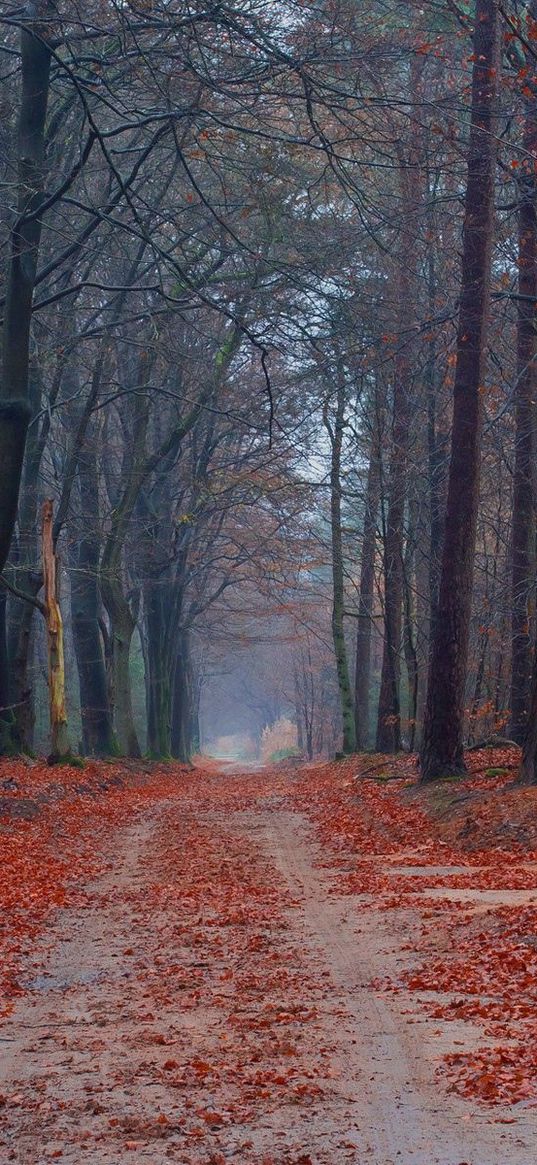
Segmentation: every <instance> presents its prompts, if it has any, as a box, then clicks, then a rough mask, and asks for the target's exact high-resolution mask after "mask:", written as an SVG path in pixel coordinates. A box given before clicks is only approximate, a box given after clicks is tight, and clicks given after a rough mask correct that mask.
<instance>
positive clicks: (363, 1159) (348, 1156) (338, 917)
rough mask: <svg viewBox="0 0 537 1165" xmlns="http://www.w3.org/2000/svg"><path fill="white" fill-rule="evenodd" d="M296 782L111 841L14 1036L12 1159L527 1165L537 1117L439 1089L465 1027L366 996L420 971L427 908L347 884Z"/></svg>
mask: <svg viewBox="0 0 537 1165" xmlns="http://www.w3.org/2000/svg"><path fill="white" fill-rule="evenodd" d="M288 784H289V795H288V793H287V791H286V781H285V780H284V779H282V777H281V776H278V775H275V776H272V775H271V774H270V773H266V772H265V773H262V774H261V773H260V774H259V775H258V776H257V777H256V776H255V774H254V775H252V774H248V775H245V774H244V773H240V774H239V773H237V774H236V775H235V776H230V775H225V776H223V775H222V774H219V773H218V772H217V771H212V772H209V773H208V774H206V775H203V774H200V776H199V784H197V785H195V784H192V783H190V784H189V785H188V787H187V788H186V790H184V791H182V792H181V793H180V795H178V797H177V798H167V799H166V800H163V801H161V802H160V804H159V803H156V804H155V806H154V807H153V808H151V809H150V810H148V812H147V813H146V814H145V815H144V816H143V817H142V818H140V819H139V820H137V821H132V822H129V823H128V824H127V825H125V826H124V827H121V828H119V829H117V828H116V829H115V830H110V831H108V832H105V834H104V838H103V842H102V844H103V854H102V858H103V861H102V869H101V873H100V875H99V876H98V877H97V878H96V879H95V881H94V882H92V883H91V884H90V885H87V886H86V887H84V890H83V892H82V893H80V895H79V900H78V901H77V903H76V905H75V906H74V907H71V908H69V909H64V910H61V911H59V912H58V913H57V915H56V918H55V921H54V924H53V925H52V926H51V927H49V929H48V930H47V931H46V932H45V934H44V935H43V938H42V939H41V940H40V941H39V943H37V944H36V947H35V949H34V951H33V954H32V959H31V965H30V963H28V965H27V966H26V969H25V973H24V984H23V985H24V986H25V988H26V993H25V995H24V996H23V997H22V998H21V999H20V1000H19V1001H18V1003H17V1006H16V1007H15V1009H14V1011H13V1013H12V1014H11V1016H10V1017H9V1018H8V1019H7V1020H6V1021H5V1022H4V1023H3V1024H2V1027H1V1029H0V1039H1V1045H0V1049H1V1055H0V1161H1V1162H2V1165H3V1163H4V1162H8V1161H15V1162H19V1163H20V1165H42V1163H45V1162H48V1161H50V1160H55V1159H61V1160H62V1162H65V1163H66V1165H75V1163H76V1165H79V1163H80V1162H83V1161H84V1160H86V1161H88V1162H90V1163H91V1165H119V1162H123V1161H124V1160H125V1159H127V1160H132V1161H133V1162H138V1161H139V1162H144V1161H147V1162H151V1163H152V1165H164V1162H167V1161H169V1160H172V1161H174V1162H178V1163H181V1165H198V1163H199V1165H202V1163H204V1162H207V1163H212V1165H222V1163H225V1162H227V1161H236V1162H239V1163H240V1165H257V1163H259V1165H261V1163H262V1165H310V1163H318V1165H327V1163H330V1165H339V1163H340V1162H341V1163H342V1165H343V1163H344V1162H350V1163H351V1165H364V1163H367V1162H371V1165H504V1163H505V1162H507V1161H508V1162H509V1163H510V1165H529V1162H530V1161H532V1160H533V1156H534V1145H535V1133H536V1132H537V1122H536V1120H535V1116H534V1113H535V1109H525V1110H522V1111H519V1110H518V1109H517V1110H514V1109H511V1108H507V1107H506V1108H498V1107H497V1108H495V1109H494V1110H492V1111H491V1110H487V1109H486V1108H483V1107H482V1106H479V1105H477V1104H474V1103H471V1102H467V1101H463V1100H461V1099H459V1098H458V1097H457V1096H455V1095H454V1094H451V1093H447V1092H446V1091H445V1087H444V1086H443V1085H442V1084H440V1083H438V1082H437V1081H435V1078H434V1070H435V1066H436V1059H437V1058H438V1057H439V1056H440V1055H441V1054H442V1052H443V1051H445V1050H446V1048H447V1049H449V1047H451V1045H452V1044H455V1045H456V1044H457V1041H458V1040H459V1042H460V1041H464V1043H465V1046H471V1042H470V1044H469V1041H471V1040H472V1038H473V1035H472V1029H471V1028H470V1027H469V1025H468V1024H465V1025H464V1031H463V1030H462V1026H461V1027H459V1025H456V1024H449V1034H447V1030H446V1029H447V1026H448V1025H443V1026H442V1025H441V1024H439V1023H438V1021H437V1020H431V1019H428V1018H427V1017H426V1016H424V1015H423V1014H422V1013H419V1014H418V1013H416V1012H414V1013H413V1012H412V1010H411V1008H409V1002H408V997H406V996H398V995H390V994H388V995H387V994H383V993H381V992H377V991H375V990H374V989H373V987H372V986H371V982H372V980H375V979H376V978H378V977H382V976H385V975H390V976H393V977H397V975H398V974H400V971H401V968H402V967H404V966H406V965H408V964H409V962H411V959H412V952H411V951H409V950H408V947H409V945H410V946H411V945H412V943H411V936H412V927H413V925H414V920H413V917H412V912H411V911H410V910H394V911H391V912H390V913H389V914H386V913H384V914H381V913H379V912H378V911H376V910H375V909H373V908H372V906H371V903H370V902H369V901H368V900H367V899H366V898H365V897H361V896H359V895H354V896H352V895H343V894H342V893H341V892H340V891H339V890H338V888H337V885H336V881H335V880H334V878H333V877H332V875H331V872H330V868H327V856H326V853H324V852H323V851H321V849H320V847H319V843H318V841H317V840H316V839H315V835H314V831H313V828H312V825H311V823H310V822H309V820H308V819H307V817H306V816H305V815H303V814H302V813H301V812H298V811H297V809H296V805H295V804H294V802H293V799H292V796H291V793H292V785H293V782H292V780H289V783H288ZM271 785H272V788H271ZM379 860H382V859H381V858H380V859H379ZM409 939H410V943H409ZM438 941H439V943H440V944H441V942H442V941H445V936H442V935H441V934H439V940H438ZM474 1034H475V1033H474ZM482 1042H483V1041H482V1040H481V1043H482Z"/></svg>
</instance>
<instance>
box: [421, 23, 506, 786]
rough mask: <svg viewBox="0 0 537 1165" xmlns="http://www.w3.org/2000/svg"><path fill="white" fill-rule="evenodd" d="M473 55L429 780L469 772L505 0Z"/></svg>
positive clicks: (429, 710)
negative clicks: (469, 673) (467, 725)
mask: <svg viewBox="0 0 537 1165" xmlns="http://www.w3.org/2000/svg"><path fill="white" fill-rule="evenodd" d="M473 60H474V64H473V77H472V119H471V129H470V145H469V155H468V181H467V187H466V198H465V213H464V233H463V256H462V283H461V302H460V310H459V324H458V334H457V365H456V371H455V385H454V411H453V429H452V439H451V462H450V468H449V485H448V499H447V510H446V523H445V535H444V546H443V554H442V570H441V578H440V589H439V599H438V607H437V610H436V612H435V618H434V626H433V635H432V649H431V658H430V665H429V681H428V690H427V705H426V712H425V723H424V729H423V740H422V747H421V776H422V780H424V781H429V780H434V779H435V778H436V777H442V776H449V775H452V774H458V773H462V772H464V771H465V764H464V755H463V727H464V724H463V717H464V695H465V682H466V666H467V659H468V638H469V626H470V615H471V606H472V583H473V568H474V554H475V540H476V525H477V509H478V502H479V468H480V444H481V418H482V384H483V373H484V367H485V340H486V325H487V317H488V305H489V299H490V264H491V248H492V230H493V222H494V173H495V162H496V142H495V135H494V123H495V111H496V103H497V92H498V71H499V17H498V0H477V4H476V13H475V31H474V44H473Z"/></svg>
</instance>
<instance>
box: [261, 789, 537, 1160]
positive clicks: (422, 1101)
mask: <svg viewBox="0 0 537 1165" xmlns="http://www.w3.org/2000/svg"><path fill="white" fill-rule="evenodd" d="M283 804H284V802H283ZM244 827H245V828H247V829H248V832H249V833H250V835H253V836H256V837H257V838H258V839H259V841H260V842H261V844H262V845H263V848H264V849H265V852H267V853H269V854H270V855H271V857H272V858H273V860H274V861H275V863H276V866H277V868H278V870H279V871H280V872H281V873H282V874H283V875H284V877H285V878H286V880H287V882H288V885H289V887H290V890H291V893H292V894H293V896H300V897H301V900H302V919H301V931H302V941H303V943H304V946H305V949H306V948H309V949H310V950H313V951H315V952H316V953H317V955H318V956H319V957H320V960H321V962H322V964H323V965H324V967H325V968H326V969H327V970H328V971H329V973H330V977H331V980H332V982H333V984H334V986H335V989H336V992H337V994H338V1002H339V1004H340V1006H341V1008H342V1009H343V1011H344V1012H345V1013H346V1018H345V1019H342V1021H341V1027H340V1029H339V1031H338V1035H339V1037H340V1058H341V1066H342V1075H343V1076H344V1078H345V1080H346V1083H347V1092H349V1091H350V1092H352V1094H353V1110H354V1112H355V1114H356V1118H357V1123H358V1124H359V1126H360V1131H361V1136H362V1140H363V1143H362V1152H363V1154H364V1160H370V1161H371V1162H372V1163H374V1165H459V1163H460V1165H505V1163H506V1162H507V1161H508V1162H509V1165H529V1163H530V1161H531V1160H532V1159H533V1155H534V1145H535V1135H536V1133H537V1122H536V1121H535V1117H534V1115H533V1114H532V1112H531V1111H526V1112H525V1113H520V1112H516V1113H515V1110H514V1109H512V1108H510V1107H506V1108H505V1109H504V1110H502V1111H501V1112H496V1113H495V1114H494V1116H489V1115H488V1114H487V1113H486V1112H485V1111H484V1110H483V1108H482V1107H480V1106H478V1105H475V1104H472V1103H471V1102H465V1101H461V1100H459V1098H458V1097H457V1096H455V1095H452V1094H448V1093H446V1092H444V1091H443V1090H442V1088H441V1085H439V1084H438V1083H437V1082H435V1080H434V1070H435V1062H434V1058H435V1055H436V1056H438V1055H439V1053H440V1051H441V1050H443V1049H440V1048H439V1047H438V1039H437V1036H438V1035H440V1034H441V1033H439V1032H438V1030H437V1029H438V1024H437V1023H436V1022H435V1021H434V1020H432V1019H427V1018H424V1017H423V1016H420V1017H419V1019H416V1017H415V1016H409V1014H408V1011H406V1012H405V1011H404V1009H403V1008H402V1006H401V1005H400V1003H399V1002H398V1000H397V999H396V998H394V997H393V996H390V997H386V996H384V995H382V994H380V993H377V992H375V991H374V990H373V989H372V987H371V982H372V981H374V980H375V979H377V978H382V977H384V976H386V975H389V976H391V977H393V978H397V976H398V974H400V972H401V968H402V967H403V966H404V965H405V964H408V961H409V955H408V953H407V952H406V951H405V947H406V945H407V944H408V938H409V932H410V931H411V928H412V922H413V920H412V916H411V912H410V911H402V910H401V911H391V912H390V918H389V920H388V919H387V917H386V915H385V914H381V913H379V912H378V911H376V910H374V909H373V910H372V909H371V907H370V905H369V904H368V902H367V900H366V899H365V898H364V899H363V900H360V898H359V896H356V895H355V896H354V897H352V896H351V897H349V896H345V897H343V896H341V895H339V894H338V893H337V892H336V891H335V890H334V888H333V886H332V885H331V882H330V879H329V877H327V875H326V874H325V873H324V872H323V871H322V870H321V869H320V868H319V866H320V865H321V864H322V865H323V866H325V865H326V857H325V855H323V854H322V853H321V851H320V848H319V846H318V845H317V843H316V841H315V839H314V838H313V837H312V828H311V825H310V823H309V822H308V821H307V819H306V818H305V817H303V816H302V815H301V814H300V813H297V812H294V811H293V812H291V811H288V810H287V809H285V808H282V799H281V798H275V799H274V803H273V805H272V806H270V807H268V808H266V809H265V810H264V811H263V813H258V814H247V815H246V814H245V815H244ZM316 863H317V864H316ZM295 925H296V913H295ZM453 1030H454V1029H453V1028H452V1032H453ZM455 1034H457V1032H456V1031H455ZM464 1034H465V1037H466V1039H468V1038H471V1033H470V1032H469V1027H468V1025H465V1028H464ZM476 1036H477V1037H479V1033H478V1032H476ZM504 1122H505V1123H504ZM511 1122H513V1123H511Z"/></svg>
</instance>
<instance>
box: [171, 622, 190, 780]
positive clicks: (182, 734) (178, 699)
mask: <svg viewBox="0 0 537 1165" xmlns="http://www.w3.org/2000/svg"><path fill="white" fill-rule="evenodd" d="M191 699H192V691H191V683H190V662H189V644H188V635H187V634H186V632H183V634H182V635H181V636H180V640H179V647H178V652H177V658H176V662H175V675H174V685H173V716H172V733H171V744H172V755H173V756H175V757H177V759H178V760H181V761H183V762H184V763H185V764H186V763H187V762H188V761H189V760H190V755H191V745H192V740H191V736H190V733H191V727H192V711H191Z"/></svg>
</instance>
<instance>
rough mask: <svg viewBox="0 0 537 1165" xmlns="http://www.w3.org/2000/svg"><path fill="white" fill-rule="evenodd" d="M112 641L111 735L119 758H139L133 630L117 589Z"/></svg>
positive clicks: (112, 611)
mask: <svg viewBox="0 0 537 1165" xmlns="http://www.w3.org/2000/svg"><path fill="white" fill-rule="evenodd" d="M108 614H109V617H110V624H111V639H112V682H113V687H114V712H115V731H116V739H117V745H118V749H119V752H120V754H121V755H122V756H132V757H139V756H141V751H140V744H139V741H138V736H137V734H136V728H135V727H134V716H133V711H132V696H131V675H130V650H131V643H132V637H133V635H134V631H135V628H136V620H135V619H134V618H133V616H132V613H131V610H130V607H129V604H128V602H127V600H126V598H125V596H124V595H123V592H122V590H121V587H119V586H117V587H114V598H113V602H112V603H111V604H110V606H109V607H108Z"/></svg>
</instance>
